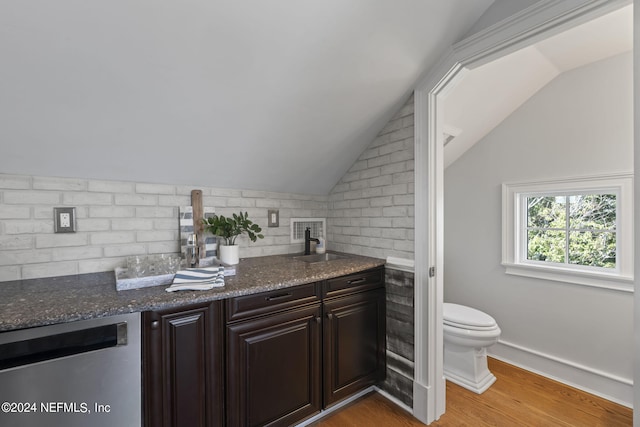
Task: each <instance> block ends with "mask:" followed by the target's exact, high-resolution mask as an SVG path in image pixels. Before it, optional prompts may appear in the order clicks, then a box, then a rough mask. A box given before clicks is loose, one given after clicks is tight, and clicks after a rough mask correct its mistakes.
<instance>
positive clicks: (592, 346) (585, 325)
mask: <svg viewBox="0 0 640 427" xmlns="http://www.w3.org/2000/svg"><path fill="white" fill-rule="evenodd" d="M632 93H633V90H632V55H631V53H627V54H623V55H619V56H616V57H613V58H610V59H607V60H603V61H600V62H597V63H594V64H591V65H587V66H585V67H581V68H578V69H575V70H573V71H570V72H567V73H564V74H562V75H560V76H559V77H558V78H556V79H555V80H553V81H552V82H551V83H549V84H548V85H547V86H546V87H544V88H543V89H542V90H541V91H540V92H538V93H537V94H536V95H535V96H534V97H532V98H531V99H530V100H529V101H528V102H526V103H525V104H524V105H523V106H522V107H520V108H519V109H518V110H516V111H515V112H514V113H513V114H512V115H511V116H509V117H508V118H507V119H506V120H505V121H504V122H503V123H501V124H500V125H499V126H498V127H497V128H496V129H494V130H493V131H492V132H491V133H490V134H489V135H488V136H486V137H485V138H484V139H483V140H482V141H480V142H479V143H477V144H476V145H475V146H474V147H473V148H472V149H470V150H469V151H468V152H467V153H465V154H464V155H463V156H462V157H461V158H460V159H459V160H458V161H456V162H455V163H453V164H452V165H451V166H450V167H449V168H448V169H447V170H446V171H445V276H444V287H445V295H444V297H445V301H449V302H456V303H461V304H466V305H469V306H473V307H476V308H478V309H481V310H483V311H486V312H487V313H489V314H490V315H492V316H493V317H494V318H495V319H496V320H497V321H498V323H499V325H500V327H501V329H502V336H501V341H504V342H505V344H514V345H515V346H518V348H515V347H512V346H508V345H501V344H498V345H496V346H494V348H493V349H492V352H493V353H494V354H496V355H498V356H502V357H503V358H506V359H509V360H511V361H512V362H515V363H516V364H520V365H523V366H525V367H528V368H531V369H533V370H538V371H542V372H543V373H545V374H547V375H549V376H552V377H556V378H559V379H561V380H563V381H565V382H568V383H571V384H575V385H577V386H580V387H581V388H585V389H588V390H591V391H593V392H596V393H598V394H601V395H604V396H606V397H609V398H611V399H613V400H617V401H619V402H622V403H625V404H628V405H630V404H631V402H632V387H631V385H630V381H631V379H632V377H633V358H632V354H633V295H632V294H631V293H623V292H618V291H611V290H604V289H597V288H589V287H583V286H578V285H571V284H566V283H560V282H553V281H545V280H538V279H529V278H524V277H517V276H509V275H506V274H505V273H504V268H503V267H502V266H501V265H500V260H501V184H502V183H503V182H510V181H522V180H536V179H540V178H551V177H565V176H578V175H588V174H603V173H609V172H629V171H632V170H633V113H632ZM454 143H455V141H454Z"/></svg>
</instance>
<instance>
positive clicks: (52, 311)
mask: <svg viewBox="0 0 640 427" xmlns="http://www.w3.org/2000/svg"><path fill="white" fill-rule="evenodd" d="M384 263H385V261H384V260H382V259H378V258H369V257H362V256H357V255H349V256H348V257H347V258H343V259H337V260H333V261H329V262H324V263H316V264H309V263H306V262H303V261H299V260H294V259H293V258H292V257H291V256H288V255H273V256H265V257H258V258H246V259H242V260H241V261H240V264H238V265H237V266H236V275H235V276H228V277H225V286H224V287H223V288H214V289H212V290H209V291H179V292H166V291H165V289H166V287H167V286H154V287H148V288H142V289H132V290H125V291H116V284H115V275H114V273H113V272H105V273H92V274H80V275H75V276H63V277H52V278H44V279H29V280H17V281H11V282H3V283H0V331H8V330H12V329H22V328H29V327H35V326H44V325H52V324H56V323H64V322H71V321H74V320H83V319H91V318H96V317H105V316H112V315H114V314H122V313H133V312H139V311H146V310H160V309H165V308H172V307H177V306H181V305H186V304H192V303H201V302H207V301H214V300H219V299H225V298H230V297H235V296H239V295H248V294H253V293H258V292H265V291H270V290H274V289H281V288H287V287H290V286H296V285H301V284H304V283H311V282H316V281H320V280H325V279H330V278H332V277H338V276H343V275H346V274H351V273H356V272H359V271H364V270H368V269H370V268H375V267H379V266H382V265H384Z"/></svg>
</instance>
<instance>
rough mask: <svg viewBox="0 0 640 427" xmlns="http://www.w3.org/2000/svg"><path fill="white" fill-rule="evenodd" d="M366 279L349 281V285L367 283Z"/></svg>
mask: <svg viewBox="0 0 640 427" xmlns="http://www.w3.org/2000/svg"><path fill="white" fill-rule="evenodd" d="M366 281H367V278H366V277H361V278H359V279H353V280H347V284H348V285H357V284H358V283H362V282H366Z"/></svg>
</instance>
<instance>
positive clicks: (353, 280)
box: [322, 268, 384, 298]
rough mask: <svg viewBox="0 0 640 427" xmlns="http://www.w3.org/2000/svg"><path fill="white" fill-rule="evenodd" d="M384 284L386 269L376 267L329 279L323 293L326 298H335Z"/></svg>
mask: <svg viewBox="0 0 640 427" xmlns="http://www.w3.org/2000/svg"><path fill="white" fill-rule="evenodd" d="M382 286H384V269H383V268H376V269H373V270H367V271H363V272H361V273H354V274H349V275H347V276H341V277H336V278H335V279H329V280H327V281H326V282H325V285H324V290H323V293H322V294H323V297H325V298H334V297H339V296H343V295H349V294H353V293H355V292H363V291H367V290H370V289H376V288H379V287H382Z"/></svg>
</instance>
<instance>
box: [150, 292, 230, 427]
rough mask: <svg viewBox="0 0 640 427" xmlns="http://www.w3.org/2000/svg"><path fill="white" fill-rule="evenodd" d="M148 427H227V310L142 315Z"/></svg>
mask: <svg viewBox="0 0 640 427" xmlns="http://www.w3.org/2000/svg"><path fill="white" fill-rule="evenodd" d="M142 321H143V328H142V335H143V336H142V338H143V383H144V385H143V400H144V424H145V426H147V427H151V426H153V427H158V426H160V427H162V426H165V427H181V426H185V427H195V426H222V425H224V405H223V403H224V401H223V399H224V396H223V391H224V372H223V363H224V360H223V357H224V346H223V332H222V331H223V327H224V317H223V304H222V302H221V301H215V302H211V303H206V304H200V305H194V306H188V307H180V308H178V309H171V310H162V311H147V312H144V313H143V314H142Z"/></svg>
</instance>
